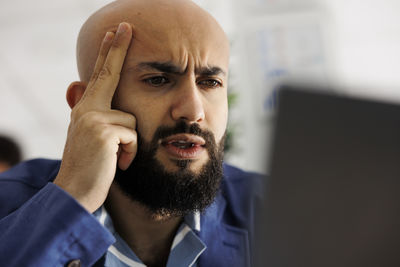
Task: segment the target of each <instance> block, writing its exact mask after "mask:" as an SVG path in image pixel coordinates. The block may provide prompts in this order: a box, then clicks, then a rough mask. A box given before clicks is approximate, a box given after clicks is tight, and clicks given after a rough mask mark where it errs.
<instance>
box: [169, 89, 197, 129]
mask: <svg viewBox="0 0 400 267" xmlns="http://www.w3.org/2000/svg"><path fill="white" fill-rule="evenodd" d="M203 101H204V100H203V98H202V95H201V92H200V91H199V88H197V86H196V83H195V82H194V81H193V82H187V83H185V84H184V85H182V88H179V90H177V91H176V95H175V99H174V102H173V105H172V107H171V117H172V119H173V120H175V121H178V120H184V121H186V122H188V123H195V122H196V123H200V122H202V121H203V120H204V118H205V113H204V103H203Z"/></svg>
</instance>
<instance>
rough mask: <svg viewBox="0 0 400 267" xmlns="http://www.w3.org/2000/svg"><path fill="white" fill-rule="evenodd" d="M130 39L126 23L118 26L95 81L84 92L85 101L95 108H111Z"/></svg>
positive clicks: (129, 30)
mask: <svg viewBox="0 0 400 267" xmlns="http://www.w3.org/2000/svg"><path fill="white" fill-rule="evenodd" d="M131 39H132V26H131V25H129V24H128V23H126V22H123V23H121V24H119V26H118V30H117V32H116V34H115V37H114V39H113V42H112V44H111V47H110V49H109V51H108V53H107V57H106V59H105V62H104V64H103V66H102V68H101V70H100V72H99V74H98V76H97V79H96V80H95V81H94V82H93V84H91V86H89V87H88V88H87V89H86V91H85V95H84V96H85V98H86V99H87V100H86V101H89V102H91V103H92V104H93V105H95V106H96V107H97V108H108V109H109V108H111V101H112V98H113V96H114V93H115V90H116V88H117V86H118V82H119V78H120V74H121V69H122V66H123V64H124V61H125V56H126V53H127V51H128V48H129V44H130V42H131Z"/></svg>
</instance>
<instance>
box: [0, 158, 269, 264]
mask: <svg viewBox="0 0 400 267" xmlns="http://www.w3.org/2000/svg"><path fill="white" fill-rule="evenodd" d="M59 167H60V161H55V160H46V159H35V160H31V161H27V162H23V163H21V164H19V165H17V166H16V167H14V168H12V169H11V170H9V171H7V172H5V173H2V174H0V265H1V266H8V267H11V266H66V265H67V264H68V263H69V262H70V261H72V260H80V262H81V263H82V266H93V265H94V266H104V254H105V253H106V251H107V249H108V247H109V246H110V245H111V244H113V243H114V242H115V239H114V237H113V236H112V234H111V233H110V232H109V231H108V230H107V229H106V228H104V227H103V226H102V225H101V224H100V223H99V222H98V220H97V219H96V218H95V217H94V216H93V215H92V214H90V213H88V212H87V211H86V210H85V209H84V208H83V207H81V206H80V205H79V203H77V201H75V200H74V199H73V198H72V197H71V196H70V195H69V194H68V193H66V192H65V191H63V190H62V189H61V188H59V187H58V186H56V185H54V184H53V183H52V181H53V180H54V178H55V176H56V175H57V173H58V169H59ZM262 190H263V187H262V176H260V175H257V174H254V173H248V172H244V171H241V170H239V169H237V168H234V167H232V166H228V165H224V179H223V182H222V184H221V190H220V192H219V194H218V195H217V197H216V199H215V202H214V203H213V204H212V205H211V206H210V207H209V208H208V209H207V210H206V211H205V212H204V214H202V216H201V225H202V229H201V231H200V232H199V233H198V235H199V237H200V239H201V240H202V241H203V242H204V243H205V244H206V245H207V249H206V250H205V251H204V252H203V254H202V255H201V256H200V258H199V261H198V266H207V267H208V266H229V267H235V266H238V267H239V266H240V267H241V266H251V259H250V241H251V239H252V235H253V229H254V214H255V212H256V211H255V206H256V204H257V202H258V201H259V200H260V198H261V197H262Z"/></svg>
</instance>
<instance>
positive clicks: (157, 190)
mask: <svg viewBox="0 0 400 267" xmlns="http://www.w3.org/2000/svg"><path fill="white" fill-rule="evenodd" d="M179 133H189V134H194V135H198V136H201V137H202V138H203V139H204V140H205V142H206V145H205V148H206V150H207V152H208V156H209V160H208V161H207V163H206V164H205V165H204V166H203V167H202V168H201V170H200V172H199V173H194V172H192V171H191V170H190V168H189V166H190V164H191V160H176V161H175V163H176V165H177V166H178V167H179V170H178V171H176V172H168V171H166V169H165V168H164V166H163V165H162V164H161V163H160V162H159V160H157V159H156V158H155V155H156V153H157V149H158V148H159V146H160V145H159V140H161V139H164V138H166V137H168V136H171V135H173V134H179ZM224 140H225V136H224V137H223V138H222V140H221V141H220V143H219V145H218V146H217V145H216V143H215V138H214V135H213V133H212V132H210V131H206V130H201V129H200V127H199V125H198V124H191V125H188V124H186V123H185V122H184V121H181V122H179V123H177V124H176V126H175V127H165V126H161V127H159V128H158V129H157V131H156V132H155V134H154V137H153V139H152V141H151V142H150V143H147V142H146V141H144V140H143V139H142V138H140V136H139V135H138V152H137V154H136V157H135V159H134V161H133V162H132V164H131V165H130V166H129V168H128V169H127V170H125V171H122V170H120V169H119V168H117V172H116V175H115V180H114V181H115V182H116V184H117V185H119V187H120V189H121V190H122V191H123V192H124V193H125V194H126V195H127V196H128V197H130V198H131V199H132V200H133V201H136V202H139V203H141V204H142V205H143V206H144V207H146V208H147V209H148V210H149V211H150V212H151V214H152V215H161V216H165V215H168V216H185V215H186V214H189V213H192V212H194V211H200V212H203V211H204V210H205V209H206V208H207V207H208V206H209V205H211V204H212V202H213V201H214V199H215V196H216V195H217V192H218V190H219V187H220V184H221V180H222V161H223V150H224V149H223V147H224Z"/></svg>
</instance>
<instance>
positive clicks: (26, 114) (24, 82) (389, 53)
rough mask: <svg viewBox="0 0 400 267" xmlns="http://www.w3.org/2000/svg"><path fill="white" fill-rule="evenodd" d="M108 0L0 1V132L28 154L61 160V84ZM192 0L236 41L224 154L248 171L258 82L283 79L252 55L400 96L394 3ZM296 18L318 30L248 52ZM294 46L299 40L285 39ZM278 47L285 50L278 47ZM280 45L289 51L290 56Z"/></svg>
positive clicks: (259, 116) (252, 162)
mask: <svg viewBox="0 0 400 267" xmlns="http://www.w3.org/2000/svg"><path fill="white" fill-rule="evenodd" d="M107 2H109V1H105V0H102V1H99V0H96V1H94V0H86V1H81V0H69V1H51V0H37V1H28V0H13V1H11V0H6V1H5V0H3V1H0V33H1V37H2V38H1V42H0V114H1V116H0V133H9V134H11V135H13V136H15V137H16V138H17V139H18V141H20V142H21V143H22V144H23V148H24V151H25V157H26V158H32V157H53V158H59V157H61V154H62V150H63V146H64V140H65V136H66V130H67V125H68V121H69V107H68V105H67V104H66V101H65V90H66V88H67V86H68V84H69V83H70V82H71V81H73V80H76V79H78V75H77V71H76V66H75V41H76V37H77V34H78V31H79V28H80V25H81V24H82V23H83V22H84V20H85V19H86V18H87V17H88V16H89V15H90V14H91V13H92V12H93V11H94V10H96V9H97V8H98V7H100V6H102V5H104V4H105V3H107ZM196 2H198V3H199V4H201V5H203V6H204V7H206V8H207V9H208V10H210V12H211V13H212V14H213V15H214V16H216V17H217V19H218V20H219V21H220V22H221V23H222V25H223V27H224V28H225V29H226V31H227V33H228V34H229V36H230V38H231V40H232V44H233V48H232V53H233V54H232V71H231V74H232V81H231V82H232V88H233V90H234V91H236V92H237V93H238V94H239V97H240V98H239V99H240V102H239V103H238V105H237V106H236V108H235V109H234V110H233V111H232V113H231V122H232V123H233V124H235V125H236V128H237V130H236V137H237V144H236V153H237V154H236V155H233V156H231V157H230V158H229V160H230V161H231V162H233V163H236V164H237V165H239V166H241V167H243V168H245V169H249V170H263V169H264V165H265V155H264V154H265V153H264V150H263V149H260V147H262V145H261V144H262V143H263V142H264V140H266V139H267V136H269V135H270V128H269V125H268V124H265V123H264V120H263V119H265V118H268V116H269V115H268V112H267V111H266V110H263V107H260V106H259V103H262V101H261V100H262V99H263V98H264V97H266V96H268V92H265V91H263V88H271V87H272V85H273V84H274V83H275V82H277V81H279V79H280V78H281V77H275V78H272V79H271V80H268V79H265V76H263V72H262V71H261V70H262V68H261V67H259V66H257V64H260V63H259V62H258V63H257V59H258V58H261V57H264V62H275V63H274V64H275V65H279V64H283V65H284V66H286V67H287V68H288V70H290V71H289V72H290V73H289V74H290V75H287V77H296V76H299V75H301V76H303V77H304V76H312V77H313V78H315V77H317V76H319V77H317V78H318V79H321V80H323V81H324V82H326V83H332V84H338V85H340V86H341V87H352V88H353V89H352V90H351V91H348V92H349V93H350V94H363V95H369V96H372V97H376V98H383V99H390V100H398V101H400V90H399V89H398V88H399V85H400V75H399V69H400V49H399V47H400V16H398V14H400V2H399V1H397V0H363V1H361V0H335V1H331V0H314V1H311V0H310V1H306V0H304V1H301V0H251V1H250V0H249V1H241V0H230V1H228V0H219V1H217V0H213V1H211V0H197V1H196ZM296 19H297V20H300V21H301V20H302V19H303V20H307V19H308V20H310V21H312V23H311V24H312V25H314V24H313V23H314V22H315V21H318V23H320V25H321V27H320V28H318V30H316V31H313V30H311V31H308V30H306V31H302V32H303V33H305V34H303V35H301V34H300V35H297V36H300V39H299V38H297V37H296V38H297V39H296V38H295V40H297V41H287V40H288V37H287V36H288V35H284V34H280V35H279V34H278V35H276V36H281V37H282V36H283V37H282V38H284V40H286V46H285V47H284V49H283V48H282V47H281V46H280V45H279V44H280V43H279V42H278V41H279V40H280V39H279V38H281V37H279V38H278V39H276V40H278V41H273V42H272V43H271V44H276V45H275V46H272V48H271V49H270V50H269V52H270V54H269V56H275V57H274V60H275V61H273V60H272V59H271V61H268V60H267V58H266V54H265V53H264V54H257V51H259V50H257V49H253V48H254V47H257V46H254V45H257V42H258V41H257V38H256V39H254V38H253V40H252V37H251V36H252V33H254V32H256V31H257V30H260V29H263V28H267V29H269V30H271V29H272V30H273V29H274V27H278V29H280V30H282V27H281V28H279V25H280V23H282V25H287V24H288V23H289V24H290V22H291V21H292V22H293V21H294V22H293V23H292V25H293V24H296V23H297V22H296ZM303 22H304V21H303ZM305 24H306V25H308V26H307V27H309V26H310V25H311V24H310V23H308V24H307V23H305ZM271 25H272V26H273V27H272V26H271ZM271 27H272V28H271ZM307 27H305V28H307ZM273 32H275V33H276V32H278V33H279V31H274V30H273ZM307 32H308V33H307ZM316 32H317V33H316ZM318 32H320V33H319V34H320V45H317V46H315V47H313V46H312V45H315V42H310V40H312V39H313V38H315V36H317V35H318ZM285 36H286V37H285ZM301 36H303V37H304V38H303V37H301ZM307 36H308V37H307ZM253 37H254V35H253ZM285 38H286V39H285ZM301 40H304V41H301ZM264 41H265V40H264ZM283 43H285V42H283ZM297 43H299V44H301V43H302V44H303V45H302V46H296V45H290V44H297ZM274 49H275V50H279V53H283V54H274V53H273V51H275V50H274ZM297 50H298V51H300V52H299V53H298V54H296V53H297V52H296V51H297ZM284 51H289V52H287V53H288V55H286V56H285V54H284V53H285V52H284ZM315 51H317V52H318V51H321V53H316V52H315ZM296 55H297V56H296ZM270 58H271V57H270ZM282 58H286V61H282ZM316 58H317V59H316ZM313 60H315V61H313ZM282 62H283V63H282ZM304 62H308V63H307V64H304ZM310 62H311V63H313V64H314V65H313V64H311V63H310ZM302 64H303V65H302ZM306 65H307V66H308V67H304V66H306ZM302 66H303V67H302ZM264 67H265V66H264ZM263 94H265V95H263Z"/></svg>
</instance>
